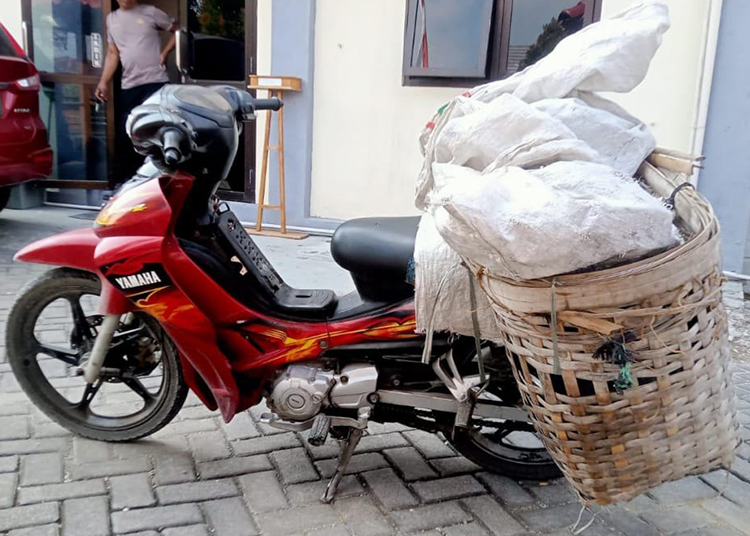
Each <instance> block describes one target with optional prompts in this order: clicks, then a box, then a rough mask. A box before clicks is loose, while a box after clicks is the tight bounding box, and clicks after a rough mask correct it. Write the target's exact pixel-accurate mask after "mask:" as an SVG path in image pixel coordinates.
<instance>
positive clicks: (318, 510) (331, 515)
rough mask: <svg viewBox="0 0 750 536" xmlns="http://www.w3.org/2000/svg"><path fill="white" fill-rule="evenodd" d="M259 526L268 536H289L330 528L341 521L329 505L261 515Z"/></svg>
mask: <svg viewBox="0 0 750 536" xmlns="http://www.w3.org/2000/svg"><path fill="white" fill-rule="evenodd" d="M257 519H258V525H259V526H260V529H261V531H262V532H263V534H267V535H268V536H287V535H288V534H294V533H296V532H302V531H305V532H306V531H309V530H311V529H317V528H323V527H330V526H333V525H335V524H336V523H338V522H339V521H340V518H339V515H338V514H337V513H336V510H334V509H333V507H332V506H331V505H329V504H313V505H309V506H299V507H297V508H293V509H291V510H289V511H286V512H284V513H283V514H279V513H277V512H266V513H263V514H259V515H258V517H257Z"/></svg>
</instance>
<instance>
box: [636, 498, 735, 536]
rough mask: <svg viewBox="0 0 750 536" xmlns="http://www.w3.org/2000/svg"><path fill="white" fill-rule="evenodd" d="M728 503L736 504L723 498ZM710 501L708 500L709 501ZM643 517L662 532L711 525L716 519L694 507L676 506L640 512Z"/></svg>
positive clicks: (669, 532) (673, 532)
mask: <svg viewBox="0 0 750 536" xmlns="http://www.w3.org/2000/svg"><path fill="white" fill-rule="evenodd" d="M723 500H724V501H725V502H726V503H727V504H728V505H731V506H736V505H733V504H732V503H730V502H729V501H726V500H725V499H723ZM709 502H710V501H709ZM640 515H641V517H642V518H643V519H645V520H646V521H648V522H649V523H651V524H653V525H654V526H655V527H656V528H657V529H658V530H660V531H661V532H663V533H664V534H675V533H677V532H683V531H686V530H690V529H697V528H701V527H706V526H709V525H713V524H714V523H715V522H716V520H715V519H714V518H712V517H711V516H710V515H708V514H707V513H705V512H703V511H702V510H699V509H696V508H688V507H685V506H678V507H676V508H668V509H664V510H652V511H649V512H643V513H641V514H640Z"/></svg>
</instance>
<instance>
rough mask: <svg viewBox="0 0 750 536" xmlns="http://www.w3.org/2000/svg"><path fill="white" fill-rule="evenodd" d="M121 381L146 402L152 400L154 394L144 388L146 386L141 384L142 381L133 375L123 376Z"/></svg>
mask: <svg viewBox="0 0 750 536" xmlns="http://www.w3.org/2000/svg"><path fill="white" fill-rule="evenodd" d="M122 382H123V383H124V384H125V385H127V386H128V387H130V389H132V390H133V392H134V393H135V394H137V395H138V396H140V397H141V398H142V399H143V401H144V402H146V404H148V403H150V402H153V400H154V395H152V394H151V393H150V392H149V390H148V389H146V386H145V385H143V382H141V380H139V379H138V378H135V377H130V378H123V379H122Z"/></svg>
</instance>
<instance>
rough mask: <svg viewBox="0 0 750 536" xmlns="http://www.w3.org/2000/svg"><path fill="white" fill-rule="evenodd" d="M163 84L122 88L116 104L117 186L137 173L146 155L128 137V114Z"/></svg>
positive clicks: (115, 175) (114, 174)
mask: <svg viewBox="0 0 750 536" xmlns="http://www.w3.org/2000/svg"><path fill="white" fill-rule="evenodd" d="M163 85H164V82H157V83H155V84H143V85H142V86H136V87H131V88H128V89H123V90H120V94H119V98H118V100H117V106H116V111H117V113H116V115H117V126H116V128H117V130H116V134H115V167H114V169H113V170H112V177H113V179H114V182H115V186H119V185H120V184H122V183H123V182H125V181H126V180H128V179H130V178H131V177H132V176H133V175H135V172H136V171H138V168H139V167H140V166H141V165H142V164H143V160H144V156H142V155H140V154H138V153H136V152H135V149H133V144H132V143H131V141H130V138H128V134H127V132H125V123H126V122H127V120H128V115H130V112H132V111H133V108H135V107H136V106H140V105H141V104H143V101H145V100H146V99H148V98H149V97H150V96H151V95H153V94H154V93H156V92H157V91H158V90H159V89H160V88H161V87H162V86H163Z"/></svg>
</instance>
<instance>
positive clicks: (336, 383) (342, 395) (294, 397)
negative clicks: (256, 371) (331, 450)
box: [268, 363, 378, 421]
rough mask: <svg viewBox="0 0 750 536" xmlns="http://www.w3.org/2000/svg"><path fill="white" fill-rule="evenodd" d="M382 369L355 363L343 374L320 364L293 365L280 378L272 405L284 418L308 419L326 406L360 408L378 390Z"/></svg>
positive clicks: (269, 402)
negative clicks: (379, 372)
mask: <svg viewBox="0 0 750 536" xmlns="http://www.w3.org/2000/svg"><path fill="white" fill-rule="evenodd" d="M377 381H378V371H377V369H376V368H375V367H374V366H373V365H369V364H360V363H357V364H351V365H347V366H345V367H344V368H342V369H341V372H340V373H339V374H337V373H335V372H333V371H331V370H325V369H323V368H320V367H315V366H306V365H290V366H288V367H287V368H286V369H284V371H283V372H282V374H281V375H280V376H279V377H278V378H277V379H276V381H275V382H274V383H273V387H272V388H271V394H270V395H269V396H268V407H269V408H270V409H271V410H272V411H273V412H274V413H276V415H278V416H279V417H280V418H282V419H285V420H290V421H306V420H308V419H312V418H313V417H314V416H315V415H317V414H318V413H319V412H320V410H321V409H323V408H325V407H329V406H330V407H337V408H344V409H357V408H359V407H361V406H365V405H367V404H368V401H367V396H368V395H369V394H370V393H373V392H375V391H376V390H377Z"/></svg>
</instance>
